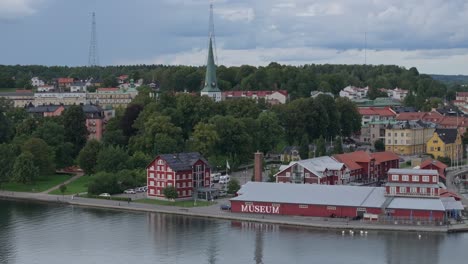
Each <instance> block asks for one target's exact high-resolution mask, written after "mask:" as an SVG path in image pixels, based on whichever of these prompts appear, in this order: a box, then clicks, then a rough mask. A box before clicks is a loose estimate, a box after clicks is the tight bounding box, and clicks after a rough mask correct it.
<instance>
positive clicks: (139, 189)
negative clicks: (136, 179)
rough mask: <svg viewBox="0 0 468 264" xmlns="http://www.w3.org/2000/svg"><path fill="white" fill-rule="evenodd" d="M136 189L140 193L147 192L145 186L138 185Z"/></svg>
mask: <svg viewBox="0 0 468 264" xmlns="http://www.w3.org/2000/svg"><path fill="white" fill-rule="evenodd" d="M135 190H136V192H139V193H141V192H145V188H144V187H137V188H135Z"/></svg>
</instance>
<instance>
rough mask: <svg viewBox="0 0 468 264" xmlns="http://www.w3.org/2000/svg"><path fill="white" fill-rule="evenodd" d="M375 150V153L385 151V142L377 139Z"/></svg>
mask: <svg viewBox="0 0 468 264" xmlns="http://www.w3.org/2000/svg"><path fill="white" fill-rule="evenodd" d="M374 148H375V151H377V152H380V151H385V141H384V140H383V139H381V138H379V139H377V140H376V141H375V142H374Z"/></svg>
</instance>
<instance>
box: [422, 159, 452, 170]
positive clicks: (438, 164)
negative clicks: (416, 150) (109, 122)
mask: <svg viewBox="0 0 468 264" xmlns="http://www.w3.org/2000/svg"><path fill="white" fill-rule="evenodd" d="M431 164H432V165H434V166H436V167H437V168H440V169H446V168H448V166H447V165H445V164H444V163H443V162H440V161H438V160H433V159H427V160H425V161H423V162H422V163H421V165H419V167H420V168H422V169H424V168H425V167H426V166H428V165H431Z"/></svg>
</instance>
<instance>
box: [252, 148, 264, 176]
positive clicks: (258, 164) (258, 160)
mask: <svg viewBox="0 0 468 264" xmlns="http://www.w3.org/2000/svg"><path fill="white" fill-rule="evenodd" d="M262 162H263V153H262V152H260V151H257V152H256V153H255V154H254V181H256V182H262V171H263V166H262V165H263V164H262Z"/></svg>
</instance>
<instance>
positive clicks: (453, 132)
mask: <svg viewBox="0 0 468 264" xmlns="http://www.w3.org/2000/svg"><path fill="white" fill-rule="evenodd" d="M434 133H437V135H438V136H439V138H440V139H441V140H442V141H443V142H444V143H445V144H453V143H455V141H456V140H457V135H458V130H457V129H456V128H437V129H436V130H435V131H434Z"/></svg>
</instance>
